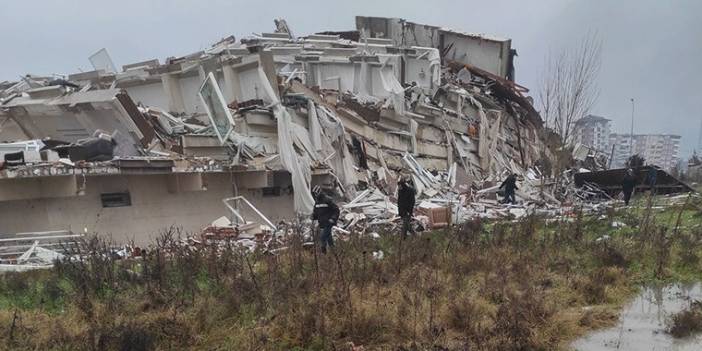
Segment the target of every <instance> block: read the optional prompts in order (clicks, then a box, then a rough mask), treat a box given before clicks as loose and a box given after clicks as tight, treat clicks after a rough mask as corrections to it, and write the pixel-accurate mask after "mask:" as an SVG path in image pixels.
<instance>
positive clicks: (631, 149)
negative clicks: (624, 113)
mask: <svg viewBox="0 0 702 351" xmlns="http://www.w3.org/2000/svg"><path fill="white" fill-rule="evenodd" d="M631 156H634V98H631V131H630V132H629V157H630V158H631Z"/></svg>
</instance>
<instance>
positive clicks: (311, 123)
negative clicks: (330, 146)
mask: <svg viewBox="0 0 702 351" xmlns="http://www.w3.org/2000/svg"><path fill="white" fill-rule="evenodd" d="M307 123H308V127H309V128H308V129H309V134H310V141H311V142H312V145H313V146H314V149H315V151H317V153H320V152H321V151H322V128H321V127H320V126H319V118H318V117H317V108H316V107H315V106H314V102H312V100H309V101H308V103H307Z"/></svg>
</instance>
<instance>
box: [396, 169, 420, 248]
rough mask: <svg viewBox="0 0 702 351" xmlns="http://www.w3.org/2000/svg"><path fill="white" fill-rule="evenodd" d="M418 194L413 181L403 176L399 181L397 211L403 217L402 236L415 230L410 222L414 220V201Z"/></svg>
mask: <svg viewBox="0 0 702 351" xmlns="http://www.w3.org/2000/svg"><path fill="white" fill-rule="evenodd" d="M416 196H417V191H416V190H415V189H414V185H413V184H412V181H411V180H410V179H409V178H408V177H401V178H400V180H398V181H397V212H398V215H399V216H400V218H402V237H403V238H404V237H406V236H407V232H408V231H412V232H413V233H414V230H413V229H412V228H411V226H410V224H411V221H412V214H413V212H414V202H415V197H416Z"/></svg>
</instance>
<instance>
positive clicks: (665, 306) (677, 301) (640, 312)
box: [572, 284, 702, 351]
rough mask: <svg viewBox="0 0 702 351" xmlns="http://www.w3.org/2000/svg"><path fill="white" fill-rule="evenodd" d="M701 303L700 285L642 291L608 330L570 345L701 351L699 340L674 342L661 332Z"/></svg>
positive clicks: (639, 350)
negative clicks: (676, 316) (672, 318)
mask: <svg viewBox="0 0 702 351" xmlns="http://www.w3.org/2000/svg"><path fill="white" fill-rule="evenodd" d="M692 300H702V284H695V285H690V286H680V285H671V286H667V287H662V288H661V287H659V288H646V289H644V290H643V292H642V293H641V294H640V295H639V296H637V297H636V299H635V300H634V301H633V302H631V303H630V304H629V305H627V306H626V307H625V308H624V310H623V311H622V314H621V316H620V317H619V323H618V324H617V325H616V326H615V327H612V328H609V329H605V330H601V331H597V332H594V333H592V334H590V335H588V336H586V337H584V338H581V339H579V340H577V341H576V342H575V343H573V345H572V346H573V348H574V349H575V350H578V351H586V350H587V351H590V350H595V351H608V350H625V351H626V350H631V351H648V350H650V351H653V350H656V351H658V350H675V351H687V350H702V336H700V335H697V336H692V337H689V338H685V339H675V338H673V337H672V336H670V335H669V334H667V333H666V332H665V329H666V320H667V319H669V318H670V316H671V315H673V314H675V313H677V312H680V311H681V310H683V309H685V308H687V307H688V306H689V305H690V301H692Z"/></svg>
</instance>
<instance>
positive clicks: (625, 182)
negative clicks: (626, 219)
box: [622, 168, 636, 206]
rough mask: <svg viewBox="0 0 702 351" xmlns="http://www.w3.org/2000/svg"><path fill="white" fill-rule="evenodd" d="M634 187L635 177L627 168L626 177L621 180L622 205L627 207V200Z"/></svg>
mask: <svg viewBox="0 0 702 351" xmlns="http://www.w3.org/2000/svg"><path fill="white" fill-rule="evenodd" d="M635 187H636V177H635V176H634V170H633V169H631V168H629V169H627V170H626V175H624V178H622V192H624V204H625V205H626V206H629V200H631V194H632V193H633V192H634V188H635Z"/></svg>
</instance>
